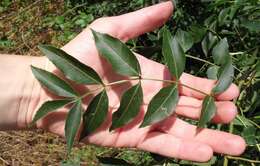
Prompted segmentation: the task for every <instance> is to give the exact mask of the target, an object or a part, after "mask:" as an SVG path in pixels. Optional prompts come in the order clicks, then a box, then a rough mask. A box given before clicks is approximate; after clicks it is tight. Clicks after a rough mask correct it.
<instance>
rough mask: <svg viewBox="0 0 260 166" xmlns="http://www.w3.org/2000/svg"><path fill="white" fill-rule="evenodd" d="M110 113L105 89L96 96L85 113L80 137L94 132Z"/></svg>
mask: <svg viewBox="0 0 260 166" xmlns="http://www.w3.org/2000/svg"><path fill="white" fill-rule="evenodd" d="M107 113H108V96H107V93H106V91H105V90H103V91H102V92H100V93H99V94H98V95H97V96H95V97H94V98H93V99H92V101H91V102H90V104H89V106H88V108H87V110H86V111H85V112H84V114H83V130H82V133H81V136H80V139H83V138H84V137H86V136H88V135H89V134H91V133H93V132H94V131H95V130H96V129H97V128H98V127H100V126H101V125H102V123H103V122H104V120H105V119H106V117H107Z"/></svg>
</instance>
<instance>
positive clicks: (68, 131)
mask: <svg viewBox="0 0 260 166" xmlns="http://www.w3.org/2000/svg"><path fill="white" fill-rule="evenodd" d="M81 112H82V106H81V101H78V102H76V103H75V104H74V105H73V106H72V108H71V109H70V111H69V113H68V116H67V119H66V124H65V137H66V141H67V150H68V153H70V151H71V148H72V146H73V143H74V140H75V137H76V134H77V131H78V129H79V126H80V121H81Z"/></svg>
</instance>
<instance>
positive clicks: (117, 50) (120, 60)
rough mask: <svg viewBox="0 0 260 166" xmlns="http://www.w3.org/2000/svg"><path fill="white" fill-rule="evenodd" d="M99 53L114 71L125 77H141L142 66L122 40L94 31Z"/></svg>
mask: <svg viewBox="0 0 260 166" xmlns="http://www.w3.org/2000/svg"><path fill="white" fill-rule="evenodd" d="M92 33H93V36H94V39H95V43H96V47H97V49H98V51H99V53H100V54H101V55H102V56H103V57H104V58H105V59H106V60H107V61H108V62H109V63H110V64H111V65H112V67H113V69H114V70H115V71H116V72H117V73H119V74H121V75H125V76H139V75H140V74H141V71H140V65H139V62H138V60H137V58H136V57H135V55H134V54H133V52H132V51H131V50H130V49H129V48H128V47H127V46H126V45H125V44H124V43H123V42H121V41H120V40H118V39H116V38H114V37H112V36H109V35H108V34H103V33H99V32H96V31H94V30H92Z"/></svg>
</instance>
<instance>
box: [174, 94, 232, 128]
mask: <svg viewBox="0 0 260 166" xmlns="http://www.w3.org/2000/svg"><path fill="white" fill-rule="evenodd" d="M215 103H216V106H217V112H216V114H215V116H214V118H213V122H215V123H229V122H230V121H232V120H233V119H234V118H235V117H236V115H237V108H236V106H235V104H234V103H233V102H230V101H219V102H215ZM201 109H202V100H198V99H195V98H191V97H187V96H181V97H180V100H179V103H178V106H177V108H176V113H177V114H178V115H181V116H185V117H188V118H191V119H199V117H200V114H201Z"/></svg>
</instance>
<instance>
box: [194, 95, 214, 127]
mask: <svg viewBox="0 0 260 166" xmlns="http://www.w3.org/2000/svg"><path fill="white" fill-rule="evenodd" d="M216 110H217V108H216V105H215V101H214V98H213V97H211V96H206V97H205V98H204V100H203V103H202V110H201V115H200V119H199V123H198V127H199V128H204V127H205V125H206V124H207V123H208V122H209V121H210V120H211V119H212V118H213V117H214V115H215V113H216Z"/></svg>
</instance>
